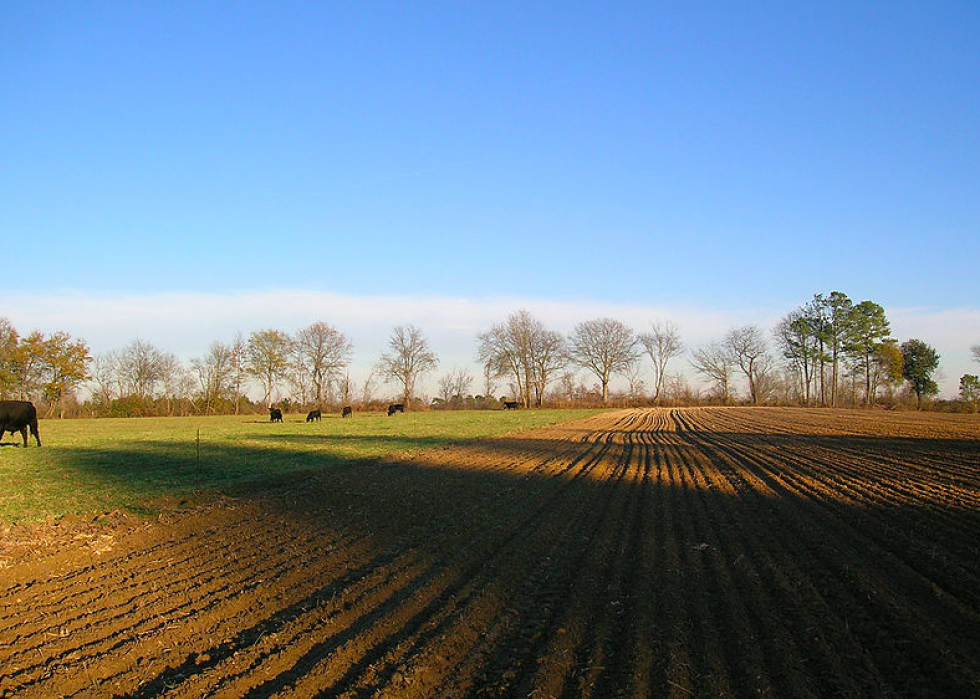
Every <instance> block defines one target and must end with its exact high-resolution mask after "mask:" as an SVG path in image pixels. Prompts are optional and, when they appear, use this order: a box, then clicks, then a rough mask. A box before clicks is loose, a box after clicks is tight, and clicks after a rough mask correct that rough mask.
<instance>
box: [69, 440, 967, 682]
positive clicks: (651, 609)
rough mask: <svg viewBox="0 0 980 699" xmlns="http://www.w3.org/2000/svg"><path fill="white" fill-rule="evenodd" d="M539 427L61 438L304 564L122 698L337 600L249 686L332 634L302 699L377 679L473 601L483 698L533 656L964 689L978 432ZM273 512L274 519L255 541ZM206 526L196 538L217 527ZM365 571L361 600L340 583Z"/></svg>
mask: <svg viewBox="0 0 980 699" xmlns="http://www.w3.org/2000/svg"><path fill="white" fill-rule="evenodd" d="M547 434H551V435H555V438H542V437H538V436H535V435H534V433H529V434H527V435H522V436H516V437H504V438H490V439H484V440H481V441H479V442H467V443H463V444H457V445H452V446H448V445H446V442H445V440H443V439H439V438H434V437H432V438H421V439H413V438H410V437H406V436H398V437H383V436H378V435H370V436H342V435H322V434H311V435H306V434H302V435H282V434H276V435H249V437H248V439H247V440H243V441H247V442H248V444H245V443H243V444H238V445H229V444H221V445H214V444H203V443H202V444H201V447H200V455H198V452H197V450H196V449H197V447H196V445H195V444H187V443H184V444H181V445H177V446H175V445H174V444H173V443H169V442H140V443H139V444H133V445H114V446H112V447H107V448H105V449H92V450H85V451H70V450H65V459H66V466H68V467H69V468H71V469H74V470H77V471H78V472H79V473H83V474H85V476H86V477H87V478H91V479H102V480H104V481H106V482H120V483H123V482H124V483H126V484H127V486H128V487H129V488H131V489H133V490H135V491H137V492H139V491H145V492H146V493H147V494H150V495H156V494H159V493H160V492H161V491H162V490H163V491H165V490H167V489H180V488H185V489H193V488H195V487H204V486H205V485H206V486H207V487H208V488H216V489H218V490H220V491H222V492H224V493H227V494H231V495H234V496H236V497H238V498H240V499H242V500H244V501H245V502H246V504H245V506H244V510H243V515H242V517H243V518H246V519H244V520H243V523H241V528H242V529H244V532H245V534H247V535H245V534H243V532H242V531H241V530H239V531H236V532H235V533H234V534H233V535H229V538H230V539H233V540H234V541H233V542H232V543H233V544H234V546H236V547H237V548H236V549H235V551H236V553H235V554H234V558H235V559H236V560H237V559H242V560H259V559H261V558H262V557H273V556H274V555H275V554H276V552H278V551H279V550H281V549H289V550H290V551H291V553H290V557H292V558H298V559H303V560H307V561H308V563H306V564H304V565H305V566H307V569H308V575H307V578H306V582H305V583H304V584H307V587H306V588H303V592H302V593H301V594H300V595H299V596H298V598H297V599H293V600H291V601H289V602H288V604H287V603H284V604H282V605H281V606H279V607H274V606H270V607H269V608H268V609H263V612H262V614H263V616H261V617H258V616H256V618H255V619H253V620H252V621H250V622H249V625H247V626H245V627H243V628H241V629H240V630H238V631H237V632H236V634H235V635H234V636H233V637H231V638H226V639H219V638H216V639H215V640H213V641H210V640H209V641H208V642H209V643H210V645H208V646H206V647H195V648H194V652H193V653H192V654H190V655H187V656H186V658H187V660H186V661H183V662H179V663H176V664H174V665H171V666H168V667H167V668H165V669H163V670H159V671H157V672H156V674H155V675H153V676H152V677H150V678H148V679H147V680H146V681H145V683H144V684H142V685H141V687H140V690H139V691H138V692H136V693H134V694H131V695H130V696H146V697H149V696H156V695H158V694H160V693H162V692H164V691H167V690H170V689H172V688H174V687H177V686H179V685H180V684H181V683H182V682H186V681H188V680H189V678H195V677H200V676H203V675H204V674H205V673H207V672H209V671H211V670H213V669H215V668H217V667H218V666H219V665H220V664H221V663H223V662H225V661H229V662H230V661H231V659H232V658H234V657H235V656H236V655H238V654H239V653H247V652H254V653H255V654H259V653H260V652H262V651H261V650H260V648H261V647H262V646H261V643H262V640H263V639H266V638H273V637H275V636H276V635H277V634H287V633H289V632H290V630H291V628H292V627H293V626H295V625H302V623H305V622H303V620H304V619H305V618H306V616H307V615H308V614H309V613H310V610H316V609H319V608H321V607H322V608H327V609H329V608H330V604H332V603H333V601H334V600H335V599H344V595H351V596H352V599H354V600H358V599H360V600H362V601H361V602H356V603H355V602H351V603H349V604H347V607H345V608H343V609H342V610H341V611H343V613H345V614H346V613H347V612H348V611H349V612H350V616H351V618H352V619H353V620H352V621H350V622H349V623H346V625H343V626H339V627H338V628H336V629H334V630H330V629H329V628H328V627H329V625H326V626H325V627H324V629H323V630H317V631H312V630H311V631H310V632H309V636H310V637H309V639H304V645H302V650H301V651H300V650H297V651H295V652H294V654H292V655H290V654H289V648H288V647H286V646H284V647H283V648H282V650H281V653H282V655H283V658H284V660H282V662H281V666H280V669H278V670H277V671H276V672H275V673H273V674H271V675H270V676H266V677H263V678H261V680H259V679H256V681H255V683H253V684H252V685H251V686H250V688H249V689H248V692H247V695H246V696H248V697H252V698H253V699H256V698H264V697H272V696H274V695H277V694H279V693H282V692H288V691H290V690H291V688H293V687H294V686H295V685H296V684H297V683H298V682H299V681H301V680H303V678H305V677H307V676H308V675H309V674H310V673H311V672H313V671H317V672H322V671H323V670H322V664H323V663H324V662H326V661H328V660H329V659H331V658H332V657H334V655H335V654H336V653H338V652H340V651H341V650H345V651H348V650H349V649H350V648H353V647H358V648H360V655H356V656H355V657H356V658H357V660H356V661H354V662H352V663H351V664H350V665H349V666H347V667H344V668H342V669H340V670H337V671H335V673H334V675H333V676H332V679H331V680H330V684H329V685H324V687H323V688H322V694H321V695H322V696H339V695H341V694H344V693H345V692H350V693H351V694H352V695H357V696H362V695H363V696H368V695H370V691H369V690H378V691H381V690H385V689H388V690H391V691H394V690H396V689H397V687H396V686H395V685H394V684H393V683H394V682H395V681H396V678H397V677H399V676H400V674H399V673H401V672H402V671H407V670H406V669H405V668H406V667H408V666H409V665H410V664H411V663H412V662H413V658H415V657H416V656H418V657H419V658H423V657H424V655H425V652H427V651H429V649H430V647H436V648H437V649H438V647H439V644H440V643H443V644H445V648H447V649H450V650H451V648H452V643H451V642H450V641H447V640H445V639H446V638H449V637H453V638H455V636H453V634H455V633H456V629H457V627H456V626H455V624H457V623H461V622H460V621H459V620H462V619H465V618H467V616H466V615H468V614H472V615H473V616H474V617H475V618H477V619H480V618H482V617H480V616H479V615H478V614H477V610H482V608H481V607H480V605H484V604H485V605H488V606H489V608H491V609H493V610H494V612H493V614H491V615H489V616H490V617H491V621H490V622H487V628H486V629H484V630H485V631H487V632H488V633H489V634H490V635H489V636H487V638H489V640H488V641H486V643H487V644H489V645H488V646H487V647H479V646H478V645H477V646H474V649H472V650H470V651H467V653H468V655H467V654H464V657H465V658H466V659H467V660H470V659H472V658H474V657H479V658H480V662H479V663H475V661H474V666H475V667H478V669H477V670H474V673H475V674H474V676H473V677H472V678H471V680H472V683H473V686H474V687H476V688H482V689H486V690H487V693H488V694H491V695H494V696H518V695H520V696H526V695H527V694H528V692H529V690H532V689H534V687H535V685H534V683H535V682H536V681H538V679H539V675H540V672H541V670H540V668H543V667H545V666H546V665H545V664H544V661H543V660H542V659H543V658H544V659H546V660H549V662H552V661H553V662H552V665H553V666H554V667H562V668H565V670H564V672H567V673H568V678H567V680H566V684H565V688H566V691H565V694H564V695H567V696H578V694H576V692H575V687H583V688H584V687H586V686H587V687H588V689H589V692H588V693H590V694H591V695H592V696H616V695H619V694H620V693H622V692H626V691H627V690H630V689H631V688H633V687H634V683H635V682H637V681H639V680H637V678H638V677H639V678H641V679H642V680H643V681H644V682H645V683H646V691H645V694H646V695H648V696H664V697H666V696H687V695H696V696H717V695H719V694H726V695H729V696H755V695H758V694H768V695H771V696H804V695H810V696H831V695H852V696H872V695H884V696H887V695H889V694H899V695H907V696H932V695H936V696H969V694H970V692H972V690H973V689H975V688H976V687H977V684H978V682H980V657H978V656H977V655H976V654H975V653H974V652H973V651H971V650H964V649H973V648H976V647H980V627H978V626H977V624H976V619H977V618H980V591H978V589H980V588H978V583H980V563H978V560H977V558H976V557H975V556H974V555H971V554H972V553H975V551H976V541H975V538H976V532H978V531H980V513H978V510H977V506H976V500H975V494H976V493H977V492H980V466H978V464H977V447H978V442H977V441H975V440H966V439H955V440H941V439H915V438H900V439H896V438H882V439H875V438H870V437H851V436H846V437H834V436H827V435H817V436H814V435H794V434H778V435H771V434H766V435H760V434H753V433H734V432H729V433H721V432H712V433H710V434H705V433H699V432H696V431H685V432H680V433H673V432H664V433H662V432H652V431H649V432H643V431H635V430H634V431H616V430H608V431H599V432H596V433H586V432H585V431H583V430H582V429H581V428H578V429H576V428H563V427H558V428H551V429H550V430H549V431H548V433H547ZM379 439H384V440H387V441H389V442H390V441H391V440H394V441H395V443H396V446H397V448H399V449H400V448H404V449H405V450H410V449H415V448H419V447H421V448H426V447H447V448H446V449H438V448H432V449H430V450H429V451H422V452H420V453H417V454H412V455H402V456H401V457H399V456H397V455H396V456H394V457H389V458H385V459H381V460H378V459H364V458H356V457H353V456H345V455H344V451H343V449H341V447H344V448H349V450H350V453H356V452H358V451H359V450H362V449H363V447H364V446H365V445H367V444H368V443H376V442H377V441H378V440H379ZM318 447H323V449H322V450H321V449H319V448H318ZM835 455H836V456H835ZM845 481H846V483H845ZM837 483H839V484H843V485H842V488H843V490H842V491H840V492H836V491H835V490H834V488H833V486H834V484H837ZM760 484H765V485H766V487H765V488H762V487H761V486H760ZM723 486H724V487H723ZM729 486H730V487H729ZM920 486H921V487H920ZM957 489H960V490H962V491H964V492H963V497H962V498H960V499H956V498H955V497H954V495H955V492H954V491H956V490H957ZM967 491H972V492H973V493H974V500H970V499H969V498H968V497H967V496H968V494H969V493H968V492H967ZM862 497H864V498H867V502H866V503H862V502H860V498H862ZM270 515H274V516H276V517H281V518H282V519H283V521H284V522H287V523H288V525H289V526H288V527H283V529H282V530H281V531H276V530H274V529H271V530H270V527H269V526H268V524H267V519H266V517H267V516H270ZM252 522H254V524H252ZM326 532H340V533H341V534H342V535H343V536H344V537H347V538H348V539H350V540H356V541H364V542H367V543H365V544H364V545H365V547H366V553H365V554H364V555H363V557H361V558H357V559H355V560H352V561H348V562H344V563H343V564H340V563H337V564H336V565H334V564H329V561H330V560H331V556H334V555H336V553H335V552H334V551H333V550H328V549H322V550H321V549H320V548H319V547H320V546H322V544H323V542H324V541H325V540H327V539H328V537H327V535H326ZM208 536H209V537H210V538H209V543H211V544H212V545H213V544H215V539H218V538H220V536H221V533H220V532H217V533H215V532H211V533H209V535H208ZM297 542H304V543H302V545H301V546H300V545H299V544H298V543H297ZM231 545H232V544H229V546H231ZM253 549H254V550H253ZM200 555H201V556H205V555H207V556H210V555H214V554H212V553H211V552H210V550H208V551H203V550H202V552H201V554H200ZM338 560H340V558H339V557H338ZM402 560H406V561H408V562H407V563H399V562H400V561H402ZM229 565H234V564H233V563H229ZM399 566H401V567H399ZM406 571H407V572H406ZM376 574H377V577H378V578H379V582H377V583H376V585H377V586H378V589H379V590H381V591H382V592H379V593H377V594H376V598H377V599H375V598H374V597H372V596H371V595H370V594H366V593H365V594H364V596H363V597H360V598H359V597H356V595H354V594H353V593H352V592H351V591H352V590H357V589H360V588H359V587H358V586H361V585H363V584H364V582H363V581H364V580H366V579H370V578H371V576H373V575H376ZM264 575H267V576H269V577H271V576H270V575H269V574H264ZM385 586H389V588H390V589H388V588H386V587H385ZM345 604H346V603H345ZM358 605H361V606H358ZM362 607H363V608H362ZM447 608H449V609H451V610H452V611H451V613H449V612H446V611H445V610H446V609H447ZM337 615H338V617H339V616H340V615H341V612H338V613H337ZM345 618H346V617H345ZM474 623H476V622H474ZM314 627H315V625H314ZM464 630H465V626H464ZM444 637H445V638H444ZM482 637H483V634H482V633H481V634H480V638H482ZM362 639H370V640H362ZM358 643H361V644H363V647H361V646H358V645H357V644H358ZM460 643H462V641H460ZM474 643H477V644H478V643H479V641H476V642H474ZM441 652H443V651H442V650H441V649H438V650H437V651H433V654H434V655H438V654H439V653H441ZM445 652H447V653H448V652H450V651H449V650H446V651H445ZM480 654H482V655H480ZM393 658H394V660H393ZM399 658H402V659H404V664H402V660H399ZM260 660H261V659H260ZM260 660H256V661H255V664H256V666H258V664H259V663H260ZM419 662H421V661H419ZM359 683H373V684H359ZM389 685H390V686H389ZM678 687H680V689H681V690H683V691H680V690H678V689H677V688H678ZM491 690H492V691H491ZM476 691H477V690H473V692H472V693H473V694H475V693H476ZM583 693H585V692H584V691H583ZM564 695H563V696H564Z"/></svg>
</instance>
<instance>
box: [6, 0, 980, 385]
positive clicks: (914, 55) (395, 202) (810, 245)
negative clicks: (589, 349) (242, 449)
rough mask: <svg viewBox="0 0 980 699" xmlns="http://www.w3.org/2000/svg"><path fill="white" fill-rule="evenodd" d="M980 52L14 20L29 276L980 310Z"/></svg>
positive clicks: (810, 13) (69, 8)
mask: <svg viewBox="0 0 980 699" xmlns="http://www.w3.org/2000/svg"><path fill="white" fill-rule="evenodd" d="M978 36H980V4H978V3H976V2H945V3H925V2H923V3H903V2H882V3H872V2H866V3H853V2H827V3H732V2H710V3H702V2H684V3H682V2H674V3H654V2H642V3H599V2H596V3H574V2H561V3H557V2H555V3H530V2H520V3H479V4H478V3H426V4H420V5H410V4H408V3H374V2H365V3H336V4H334V3H248V2H237V3H196V2H195V3H176V2H171V3H151V2H147V3H128V4H124V3H48V4H42V3H33V2H8V3H3V4H2V5H0V65H3V66H4V68H3V70H2V71H0V162H2V166H0V221H2V226H3V230H4V234H5V238H6V239H7V241H8V244H7V246H6V247H7V254H6V264H5V266H4V271H3V280H4V281H3V288H4V289H6V290H7V291H8V293H9V294H15V293H16V295H17V296H16V297H17V298H18V299H25V298H30V297H31V296H32V295H36V294H40V293H43V294H49V295H54V298H55V299H56V298H57V296H58V295H59V294H60V295H62V296H65V297H67V296H69V295H72V294H75V295H78V294H92V295H95V296H96V297H98V296H99V295H100V294H103V295H114V296H116V297H119V296H127V295H131V296H133V297H134V298H137V299H139V298H145V297H152V298H165V297H166V295H167V294H172V293H194V294H203V295H208V294H212V295H216V296H217V297H221V298H228V297H234V296H236V295H242V294H245V293H247V292H250V291H253V290H276V289H290V290H297V289H298V290H308V291H313V292H321V293H325V294H344V295H349V296H350V297H352V298H358V299H361V298H369V297H384V298H402V297H407V298H416V299H423V298H429V299H431V298H454V299H468V300H476V301H482V300H487V299H497V298H501V297H506V298H508V299H511V300H513V301H514V303H515V304H522V303H525V301H526V302H527V303H532V302H542V303H544V302H555V303H559V304H561V303H568V304H573V305H574V304H580V305H582V306H583V307H585V306H588V304H599V305H605V306H604V307H606V308H611V309H613V310H614V309H615V308H617V307H623V308H628V307H644V308H650V309H661V310H662V309H670V312H671V313H673V314H674V315H678V314H682V311H683V309H689V310H691V312H692V313H695V312H697V313H701V314H702V315H703V316H704V317H708V316H711V314H713V313H722V314H725V313H727V314H729V316H730V317H731V318H733V319H734V318H741V317H747V316H748V315H750V314H751V312H752V311H753V309H764V310H763V311H760V317H759V319H758V322H760V323H762V322H768V320H769V317H768V316H767V315H766V314H769V315H771V314H772V313H785V312H786V311H788V310H791V309H792V308H794V307H796V306H797V305H799V304H801V303H803V302H805V301H806V300H807V299H809V298H810V297H811V296H812V295H813V294H814V293H817V292H821V293H826V292H829V291H830V290H833V289H839V290H842V291H845V292H846V293H848V294H849V295H850V296H851V297H852V298H854V299H855V300H862V299H866V298H867V299H872V300H874V301H877V302H879V303H881V304H882V305H884V306H885V307H886V309H888V310H889V311H890V312H892V311H893V310H894V312H895V313H896V314H899V315H901V313H911V312H913V311H912V310H910V309H915V310H914V312H915V313H920V314H932V317H936V316H937V315H940V314H942V313H945V312H948V311H950V310H951V309H959V310H963V309H965V313H966V315H965V316H962V317H966V318H974V317H976V316H975V315H971V314H972V313H973V311H976V310H977V309H978V307H980V301H978V299H980V275H978V274H977V261H978V260H980V141H978V134H980V50H978V48H977V37H978ZM14 241H23V242H14ZM28 241H32V242H28ZM8 298H14V296H12V295H11V296H8ZM25 303H26V302H25ZM5 305H6V304H4V303H3V299H2V297H0V315H6V316H8V317H12V316H13V315H14V311H13V310H11V309H6V308H4V306H5ZM525 305H526V303H525ZM515 307H516V306H515ZM324 310H329V308H327V309H324ZM24 312H25V310H24V309H23V308H22V309H20V310H19V311H18V313H24ZM651 312H652V311H651ZM422 315H423V316H424V315H425V313H422ZM324 319H325V320H328V321H329V320H330V318H329V317H328V318H324ZM583 319H584V318H583ZM410 320H418V319H414V318H406V319H405V321H406V322H408V321H410ZM422 320H423V321H424V318H422ZM545 320H548V319H547V318H545ZM27 324H29V322H28V323H27ZM968 325H970V324H969V323H968ZM18 327H19V326H18ZM78 327H79V328H83V327H84V328H87V327H89V326H86V325H82V324H80V325H79V326H78ZM23 329H25V330H26V329H27V328H26V327H24V328H23ZM66 329H68V330H69V331H71V330H72V328H66ZM242 329H243V330H245V331H249V330H251V329H254V328H251V327H246V328H242ZM724 330H725V327H720V328H719V329H718V334H720V333H722V332H724ZM915 330H916V328H915V327H914V326H913V327H912V328H911V329H910V331H912V332H914V331H915ZM75 333H76V334H83V333H82V332H80V331H78V330H76V331H75ZM962 338H963V339H962V342H960V341H958V340H955V341H952V340H951V345H956V346H957V347H959V345H962V347H961V348H960V349H952V348H951V350H949V351H953V352H954V353H955V352H959V351H962V357H960V358H961V359H962V358H963V357H965V356H966V347H967V346H968V345H970V344H973V343H975V342H976V341H978V340H980V323H973V324H972V326H970V327H964V328H963V329H962ZM88 339H89V340H90V342H92V344H93V345H94V346H98V345H99V344H100V339H99V338H98V337H90V338H88ZM924 339H926V340H927V341H928V340H929V339H930V338H928V337H924ZM200 351H201V352H203V346H202V349H201V350H200ZM949 351H947V353H948V352H949ZM957 356H959V355H957ZM957 361H958V360H957ZM957 366H959V365H957ZM963 366H965V367H966V368H969V367H968V366H967V365H966V364H963ZM958 376H959V374H956V377H958Z"/></svg>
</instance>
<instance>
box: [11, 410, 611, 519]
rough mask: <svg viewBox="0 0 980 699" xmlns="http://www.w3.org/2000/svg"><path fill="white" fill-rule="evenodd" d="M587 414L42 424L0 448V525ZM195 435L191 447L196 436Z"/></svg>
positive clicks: (141, 504) (137, 507) (134, 503)
mask: <svg viewBox="0 0 980 699" xmlns="http://www.w3.org/2000/svg"><path fill="white" fill-rule="evenodd" d="M595 412H597V411H595V410H531V411H458V412H453V411H440V412H423V413H407V414H404V415H393V416H392V417H390V418H389V417H387V416H385V415H384V414H381V413H361V414H356V415H355V416H354V417H353V418H352V419H350V418H349V419H346V420H345V419H341V417H340V416H339V415H338V414H327V415H324V417H323V420H322V421H321V422H319V423H311V424H307V423H306V422H305V413H304V414H303V415H300V414H288V415H286V416H285V421H284V422H283V423H282V424H272V423H270V422H269V421H268V419H267V418H265V417H264V416H260V415H249V416H215V417H200V418H126V419H99V420H42V421H41V424H40V432H41V443H42V444H43V445H44V446H43V447H41V448H40V449H38V448H36V447H35V446H34V441H33V439H31V441H30V442H29V445H30V446H29V447H28V448H27V449H22V448H20V447H19V446H15V445H19V444H20V434H19V433H17V434H14V435H10V434H9V433H8V434H7V435H6V436H5V437H4V438H3V441H2V444H0V524H9V523H12V522H17V521H37V520H41V519H44V518H46V517H51V516H59V515H64V514H86V513H93V512H105V511H110V510H117V509H123V510H128V511H132V512H152V511H153V502H154V501H155V500H160V499H162V498H173V497H184V496H187V495H188V494H191V493H197V492H201V491H221V490H223V489H228V488H230V487H232V486H235V487H240V486H241V485H243V484H249V483H253V482H255V487H256V488H258V487H260V485H259V483H258V482H260V481H262V480H263V479H268V478H271V477H275V476H281V475H283V474H288V473H293V472H297V471H306V470H311V469H320V468H336V467H340V466H345V465H351V464H356V463H358V462H364V461H369V460H372V459H377V458H380V457H384V456H388V455H392V454H396V453H399V452H405V451H412V450H416V449H422V448H427V447H435V446H442V445H448V444H453V443H459V442H464V441H469V440H474V439H480V438H483V437H489V436H493V435H499V434H505V433H508V432H515V431H519V430H526V429H533V428H535V427H541V426H544V425H548V424H553V423H556V422H561V421H565V420H571V419H575V418H578V417H583V416H585V415H589V414H593V413H595ZM199 436H200V441H198V437H199Z"/></svg>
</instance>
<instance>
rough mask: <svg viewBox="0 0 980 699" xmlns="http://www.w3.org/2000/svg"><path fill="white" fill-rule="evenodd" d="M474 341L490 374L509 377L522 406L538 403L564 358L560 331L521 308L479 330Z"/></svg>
mask: <svg viewBox="0 0 980 699" xmlns="http://www.w3.org/2000/svg"><path fill="white" fill-rule="evenodd" d="M477 342H478V349H477V354H478V356H479V359H480V362H481V363H482V364H483V365H484V366H485V367H489V368H490V372H491V373H492V375H493V376H494V377H503V376H507V377H510V378H512V379H513V384H514V386H515V387H516V389H517V390H516V392H515V394H514V396H515V398H517V400H518V401H519V402H520V403H522V404H523V405H524V407H525V408H529V407H531V403H532V402H535V403H536V404H537V405H541V404H542V402H543V400H544V393H545V390H546V389H547V386H548V383H549V382H550V381H552V380H553V379H554V375H555V372H557V371H559V370H560V369H561V368H562V367H564V366H565V365H566V364H567V362H568V357H567V351H566V347H565V339H564V338H563V337H562V336H561V334H560V333H557V332H555V331H553V330H548V329H547V328H545V327H544V324H543V323H542V322H541V321H540V320H538V319H537V318H535V317H534V316H532V315H531V314H530V313H528V312H527V311H526V310H524V309H521V310H519V311H517V312H516V313H511V314H510V315H509V316H508V317H507V320H506V321H504V322H503V323H497V324H495V325H492V326H491V327H490V329H489V330H488V331H486V332H483V333H480V335H478V336H477Z"/></svg>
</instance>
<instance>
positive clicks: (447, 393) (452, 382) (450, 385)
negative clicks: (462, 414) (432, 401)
mask: <svg viewBox="0 0 980 699" xmlns="http://www.w3.org/2000/svg"><path fill="white" fill-rule="evenodd" d="M472 385H473V376H472V375H471V374H470V373H469V372H468V371H466V370H465V369H453V370H452V371H450V372H449V373H448V374H446V375H445V376H443V377H442V378H441V379H439V397H440V398H441V399H442V402H443V403H444V404H446V405H451V406H453V407H459V406H460V405H461V404H462V402H463V401H464V400H465V399H466V395H467V394H468V393H469V391H470V386H472Z"/></svg>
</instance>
